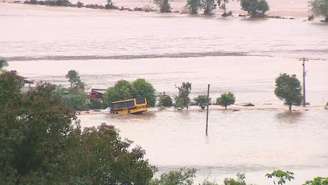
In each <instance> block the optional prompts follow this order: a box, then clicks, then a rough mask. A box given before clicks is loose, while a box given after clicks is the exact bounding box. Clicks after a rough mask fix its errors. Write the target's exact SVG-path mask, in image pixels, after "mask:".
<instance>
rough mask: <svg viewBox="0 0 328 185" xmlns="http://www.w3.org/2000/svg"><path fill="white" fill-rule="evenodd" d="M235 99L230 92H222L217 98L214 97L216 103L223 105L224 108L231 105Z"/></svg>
mask: <svg viewBox="0 0 328 185" xmlns="http://www.w3.org/2000/svg"><path fill="white" fill-rule="evenodd" d="M235 101H236V98H235V95H234V94H233V93H231V92H227V93H223V94H221V96H220V97H219V98H217V99H216V104H218V105H221V106H224V108H225V109H227V108H228V106H229V105H233V104H234V103H235Z"/></svg>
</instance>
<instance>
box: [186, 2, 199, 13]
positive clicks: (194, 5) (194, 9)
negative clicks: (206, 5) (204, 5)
mask: <svg viewBox="0 0 328 185" xmlns="http://www.w3.org/2000/svg"><path fill="white" fill-rule="evenodd" d="M200 6H201V5H200V0H187V7H188V9H189V13H190V14H192V15H195V14H198V10H199V8H200Z"/></svg>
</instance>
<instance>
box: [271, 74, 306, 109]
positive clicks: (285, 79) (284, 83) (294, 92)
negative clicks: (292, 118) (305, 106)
mask: <svg viewBox="0 0 328 185" xmlns="http://www.w3.org/2000/svg"><path fill="white" fill-rule="evenodd" d="M274 93H275V95H276V96H277V97H278V98H279V99H281V100H283V101H284V103H285V104H286V105H288V106H289V111H292V106H293V105H296V106H299V105H301V103H302V87H301V83H300V81H299V80H298V79H297V78H296V75H288V74H286V73H284V74H281V75H280V76H279V77H278V78H277V79H276V89H275V91H274Z"/></svg>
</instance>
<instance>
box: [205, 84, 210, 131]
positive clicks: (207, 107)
mask: <svg viewBox="0 0 328 185" xmlns="http://www.w3.org/2000/svg"><path fill="white" fill-rule="evenodd" d="M209 100H210V84H208V86H207V106H206V131H205V134H206V136H208V111H209V104H210V101H209Z"/></svg>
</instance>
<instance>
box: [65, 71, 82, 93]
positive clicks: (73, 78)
mask: <svg viewBox="0 0 328 185" xmlns="http://www.w3.org/2000/svg"><path fill="white" fill-rule="evenodd" d="M65 77H66V78H67V79H68V81H69V83H70V86H71V89H84V83H83V82H82V81H81V78H80V75H79V73H78V72H77V71H75V70H70V71H68V72H67V74H66V76H65Z"/></svg>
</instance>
